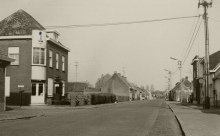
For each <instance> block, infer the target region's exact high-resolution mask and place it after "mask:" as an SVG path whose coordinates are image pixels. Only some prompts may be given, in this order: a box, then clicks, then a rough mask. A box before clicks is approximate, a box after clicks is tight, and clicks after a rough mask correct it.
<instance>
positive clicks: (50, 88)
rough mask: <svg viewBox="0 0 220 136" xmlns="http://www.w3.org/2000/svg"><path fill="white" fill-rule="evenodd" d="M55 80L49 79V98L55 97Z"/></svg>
mask: <svg viewBox="0 0 220 136" xmlns="http://www.w3.org/2000/svg"><path fill="white" fill-rule="evenodd" d="M53 86H54V82H53V78H48V90H47V96H48V97H52V96H53Z"/></svg>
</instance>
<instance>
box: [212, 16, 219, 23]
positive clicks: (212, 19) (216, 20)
mask: <svg viewBox="0 0 220 136" xmlns="http://www.w3.org/2000/svg"><path fill="white" fill-rule="evenodd" d="M209 18H210V19H211V20H214V21H216V22H220V21H219V20H217V19H214V18H211V17H209Z"/></svg>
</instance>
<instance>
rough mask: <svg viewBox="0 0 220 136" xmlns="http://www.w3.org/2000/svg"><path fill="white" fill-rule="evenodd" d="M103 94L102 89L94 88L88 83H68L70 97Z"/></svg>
mask: <svg viewBox="0 0 220 136" xmlns="http://www.w3.org/2000/svg"><path fill="white" fill-rule="evenodd" d="M97 93H99V94H101V89H97V88H94V87H92V85H91V84H89V83H88V82H69V83H68V96H69V98H70V97H72V96H79V95H88V94H97Z"/></svg>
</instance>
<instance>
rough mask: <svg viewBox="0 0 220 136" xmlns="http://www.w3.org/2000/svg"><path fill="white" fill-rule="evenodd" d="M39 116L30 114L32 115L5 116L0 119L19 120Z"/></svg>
mask: <svg viewBox="0 0 220 136" xmlns="http://www.w3.org/2000/svg"><path fill="white" fill-rule="evenodd" d="M34 117H37V115H30V116H23V117H12V118H4V119H0V121H7V120H19V119H30V118H34Z"/></svg>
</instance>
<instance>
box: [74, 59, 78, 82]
mask: <svg viewBox="0 0 220 136" xmlns="http://www.w3.org/2000/svg"><path fill="white" fill-rule="evenodd" d="M74 63H76V65H74V66H76V82H77V67H78V62H74Z"/></svg>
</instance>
